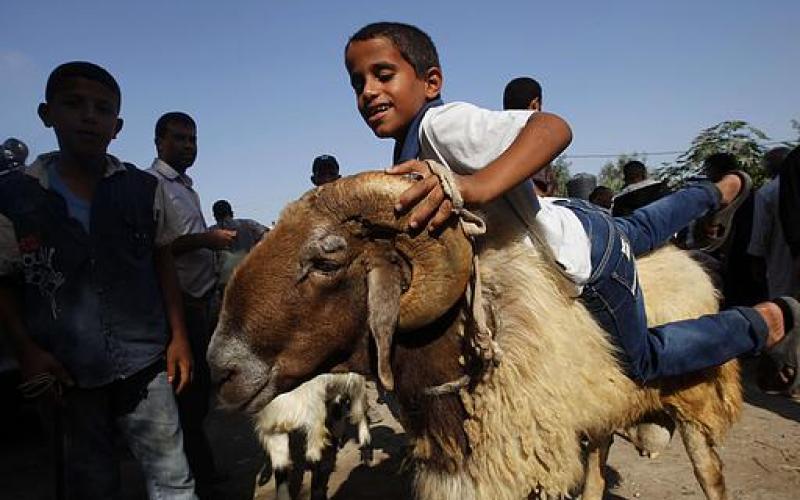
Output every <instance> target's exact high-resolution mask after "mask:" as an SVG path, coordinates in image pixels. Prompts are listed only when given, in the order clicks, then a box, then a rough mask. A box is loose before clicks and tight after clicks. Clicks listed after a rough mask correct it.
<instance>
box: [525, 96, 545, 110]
mask: <svg viewBox="0 0 800 500" xmlns="http://www.w3.org/2000/svg"><path fill="white" fill-rule="evenodd" d="M528 109H529V110H531V111H541V110H542V102H541V101H540V100H539V98H538V97H534V98H533V99H532V100H531V102H530V104H528Z"/></svg>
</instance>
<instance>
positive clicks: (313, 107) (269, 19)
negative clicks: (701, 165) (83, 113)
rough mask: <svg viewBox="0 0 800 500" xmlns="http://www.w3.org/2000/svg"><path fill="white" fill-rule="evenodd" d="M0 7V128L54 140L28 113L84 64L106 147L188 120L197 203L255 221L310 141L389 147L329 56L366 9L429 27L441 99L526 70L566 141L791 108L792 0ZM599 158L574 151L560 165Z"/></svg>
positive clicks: (797, 97) (490, 95) (116, 148)
mask: <svg viewBox="0 0 800 500" xmlns="http://www.w3.org/2000/svg"><path fill="white" fill-rule="evenodd" d="M2 15H3V27H2V31H0V110H2V111H1V112H0V113H1V114H0V140H2V139H3V138H5V137H8V136H16V137H19V138H20V139H22V140H24V141H25V142H27V143H28V144H29V146H30V147H31V150H32V154H38V153H41V152H44V151H47V150H51V149H54V148H55V139H54V136H53V134H52V131H50V130H47V129H45V128H44V127H43V126H42V125H41V123H40V122H39V121H38V119H37V117H36V114H35V110H36V105H37V104H38V103H39V102H40V101H41V100H42V99H43V93H44V84H45V81H46V79H47V75H48V74H49V72H50V71H51V70H52V69H53V68H54V67H55V66H56V65H58V64H60V63H62V62H66V61H68V60H75V59H82V60H89V61H93V62H96V63H98V64H100V65H102V66H104V67H106V68H107V69H109V70H110V71H111V73H112V74H114V76H115V77H116V78H117V79H118V81H119V82H120V85H121V87H122V93H123V105H122V116H123V118H124V119H125V127H124V129H123V131H122V133H121V134H120V136H119V138H118V139H117V140H116V141H115V142H113V143H112V144H111V147H110V152H112V153H114V154H116V155H118V156H120V157H121V158H123V159H126V160H128V161H132V162H134V163H136V164H138V165H140V166H142V167H147V166H149V164H150V162H151V161H152V158H153V156H154V148H153V139H152V138H153V125H154V123H155V121H156V119H157V118H158V117H159V116H160V115H161V114H162V113H164V112H166V111H172V110H182V111H186V112H188V113H190V114H191V115H193V116H194V117H195V118H196V119H197V121H198V133H199V148H200V150H199V155H198V159H197V163H196V164H195V166H194V167H193V168H192V169H191V170H190V174H191V175H192V176H193V177H194V178H195V180H196V182H197V184H196V185H197V187H198V191H199V192H200V195H201V198H202V200H203V203H204V205H205V208H206V213H210V205H211V203H212V202H213V201H214V200H216V199H218V198H223V197H224V198H228V199H230V200H231V202H232V203H233V206H234V210H235V211H236V212H237V215H239V216H242V217H251V218H256V219H260V220H262V221H264V222H270V221H272V220H273V219H275V218H277V214H278V212H279V210H280V208H281V207H282V206H283V205H285V204H286V202H288V201H290V200H292V199H294V198H296V197H297V196H299V195H300V194H301V193H302V192H303V191H305V190H306V189H308V188H309V187H310V183H309V175H310V168H311V160H312V159H313V158H314V156H316V155H317V154H321V153H331V154H334V155H335V156H336V157H337V158H338V159H339V161H340V164H341V165H342V167H343V172H344V173H353V172H356V171H359V170H363V169H367V168H378V167H383V166H385V165H387V164H388V162H389V161H390V155H391V143H390V142H389V141H378V140H377V139H376V138H375V137H373V136H372V134H371V132H370V131H369V130H368V129H367V128H366V126H365V125H364V124H363V123H362V121H361V119H360V117H359V116H358V114H357V113H356V110H355V106H354V97H353V93H352V91H351V89H350V87H349V84H348V78H347V75H346V73H345V70H344V67H343V63H342V59H343V56H342V52H343V47H344V44H345V42H346V40H347V38H348V36H349V35H350V34H352V33H353V32H354V31H355V30H357V29H358V28H359V27H361V26H362V25H364V24H366V23H369V22H373V21H382V20H396V21H404V22H409V23H413V24H416V25H418V26H420V27H421V28H423V29H424V30H426V31H427V32H428V33H429V34H430V35H431V36H432V37H433V39H434V41H435V42H436V44H437V46H438V49H439V54H440V57H441V60H442V64H443V68H444V74H445V91H444V97H445V100H449V101H455V100H463V101H469V102H473V103H475V104H478V105H481V106H484V107H488V108H499V107H500V105H501V94H502V89H503V87H504V85H505V83H506V82H507V81H508V80H509V79H511V78H513V77H516V76H520V75H532V76H535V77H536V78H537V79H539V80H540V81H541V82H542V84H543V86H544V92H545V93H544V104H545V109H546V110H549V111H553V112H556V113H558V114H560V115H562V116H563V117H564V118H566V119H567V121H568V122H569V123H570V124H571V125H572V127H573V131H574V133H575V140H574V142H573V144H572V146H571V147H570V149H569V150H568V151H567V154H586V153H623V152H632V151H664V150H675V149H685V148H686V147H687V146H688V144H689V142H690V141H691V139H692V138H693V137H694V136H695V135H696V134H697V132H698V131H699V130H700V129H702V128H704V127H707V126H710V125H713V124H715V123H717V122H719V121H722V120H727V119H734V118H736V119H743V120H747V121H749V122H750V123H751V124H753V125H754V126H756V127H759V128H761V129H762V130H764V131H765V132H766V133H767V134H768V135H770V136H771V137H772V138H774V139H787V138H790V137H791V138H793V137H794V134H793V132H792V129H791V127H790V124H789V121H790V119H792V118H795V119H800V88H798V82H800V64H799V63H798V61H800V29H798V20H800V2H798V1H797V0H780V1H778V0H774V1H773V0H762V1H758V2H756V1H742V0H738V1H737V0H727V1H696V0H695V1H691V0H689V1H687V0H673V1H670V2H648V1H644V2H643V1H641V0H639V1H606V2H597V1H586V2H559V3H558V4H556V2H538V1H530V0H529V1H518V2H504V1H499V0H494V1H487V2H464V1H462V2H449V1H440V2H431V1H430V0H426V1H417V0H411V1H408V0H407V1H403V2H393V3H390V2H375V1H373V2H362V1H303V0H295V1H271V0H260V1H232V2H201V1H198V0H194V1H192V0H169V1H167V0H164V1H159V2H154V1H149V0H147V1H145V0H139V1H135V2H116V1H108V0H91V1H89V0H81V1H70V2H65V1H34V0H28V1H23V0H9V1H8V2H4V6H3V9H2ZM664 159H669V158H663V157H651V158H650V160H651V161H650V163H651V164H657V163H658V162H660V161H662V160H664ZM603 161H604V160H575V161H574V163H573V166H572V171H573V173H575V172H580V171H587V172H597V171H598V169H599V168H600V166H601V165H602V163H603Z"/></svg>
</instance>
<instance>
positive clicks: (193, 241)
mask: <svg viewBox="0 0 800 500" xmlns="http://www.w3.org/2000/svg"><path fill="white" fill-rule="evenodd" d="M170 246H171V248H172V255H175V256H178V255H183V254H185V253H186V252H191V251H193V250H198V249H200V248H208V242H207V238H206V233H193V234H184V235H183V236H179V237H178V238H176V239H175V241H173V242H172V245H170Z"/></svg>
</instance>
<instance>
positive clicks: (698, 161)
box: [656, 120, 769, 187]
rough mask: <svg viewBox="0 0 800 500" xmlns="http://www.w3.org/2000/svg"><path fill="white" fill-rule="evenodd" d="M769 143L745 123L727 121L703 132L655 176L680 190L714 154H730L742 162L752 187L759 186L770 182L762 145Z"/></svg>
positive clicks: (760, 132) (757, 130)
mask: <svg viewBox="0 0 800 500" xmlns="http://www.w3.org/2000/svg"><path fill="white" fill-rule="evenodd" d="M768 140H769V137H767V134H765V133H764V132H762V131H761V130H759V129H757V128H755V127H752V126H750V125H749V124H748V123H747V122H745V121H742V120H730V121H724V122H721V123H718V124H716V125H714V126H713V127H709V128H707V129H705V130H702V131H701V132H700V134H699V135H698V136H697V137H695V138H694V140H693V141H692V145H691V146H690V147H689V150H688V151H686V152H685V153H683V154H682V155H680V156H679V157H678V158H677V159H676V160H675V162H673V163H665V164H663V166H662V167H661V168H659V169H658V170H657V172H656V174H657V176H658V177H659V178H660V179H661V180H664V181H666V182H667V183H668V184H669V185H670V186H672V187H676V186H680V185H681V184H683V183H684V182H685V181H686V179H688V178H689V177H692V176H695V175H698V174H700V172H701V169H702V167H703V161H704V160H705V159H706V158H708V157H709V156H711V155H712V154H715V153H730V154H732V155H734V156H735V157H736V159H737V160H738V161H739V165H741V168H742V169H743V170H744V171H746V172H747V173H748V174H750V176H751V177H752V178H753V183H754V184H755V185H756V186H760V185H761V184H763V183H764V181H765V180H767V175H766V172H764V169H763V168H762V167H761V157H762V156H763V155H764V149H765V148H764V146H762V145H761V143H762V142H764V141H768Z"/></svg>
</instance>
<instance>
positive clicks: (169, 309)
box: [153, 245, 193, 393]
mask: <svg viewBox="0 0 800 500" xmlns="http://www.w3.org/2000/svg"><path fill="white" fill-rule="evenodd" d="M153 261H154V265H155V269H156V274H157V275H158V281H159V283H160V285H161V293H162V294H163V295H164V310H165V312H166V314H167V321H168V322H169V327H170V332H171V336H170V339H169V343H168V344H167V379H168V380H169V382H170V383H173V382H174V381H175V375H176V374H177V375H178V385H177V387H176V388H175V392H176V393H180V392H181V391H183V389H184V388H185V387H186V386H187V385H188V384H189V383H190V382H191V380H192V363H193V360H192V351H191V349H190V347H189V338H188V334H187V332H186V322H185V321H184V316H183V302H182V301H181V293H180V288H179V287H178V275H177V274H176V272H175V262H174V260H173V257H172V251H171V250H170V247H169V246H168V245H164V246H161V247H158V248H156V251H155V254H154V257H153Z"/></svg>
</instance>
